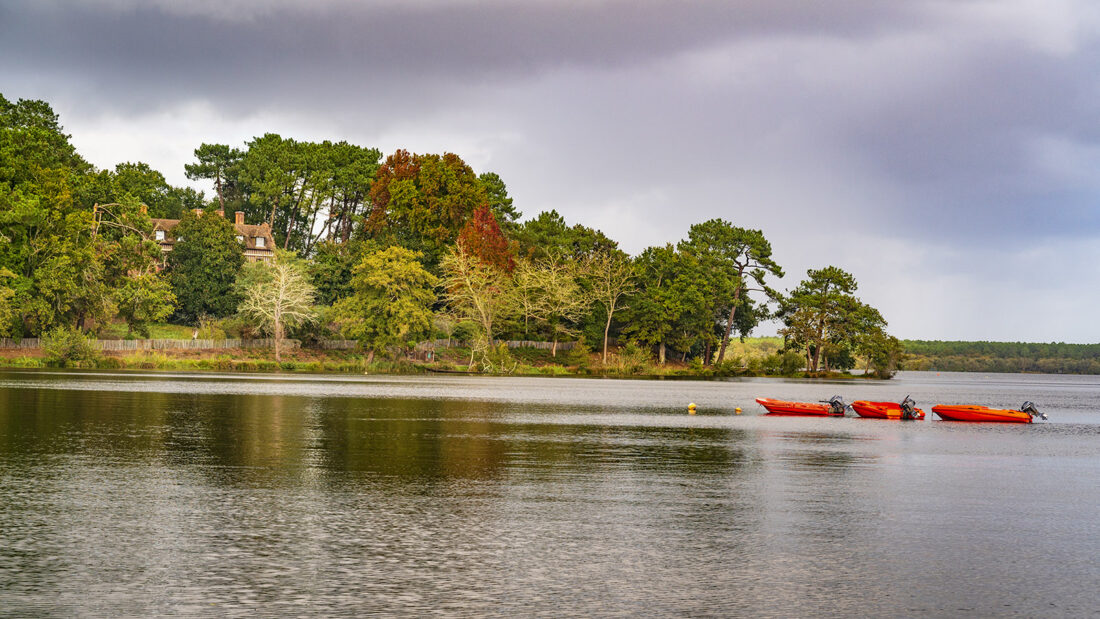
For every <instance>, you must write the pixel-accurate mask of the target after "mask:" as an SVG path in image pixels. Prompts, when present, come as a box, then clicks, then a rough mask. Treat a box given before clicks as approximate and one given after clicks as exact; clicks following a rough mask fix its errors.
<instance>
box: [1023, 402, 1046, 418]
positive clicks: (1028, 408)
mask: <svg viewBox="0 0 1100 619" xmlns="http://www.w3.org/2000/svg"><path fill="white" fill-rule="evenodd" d="M1020 412H1022V413H1027V414H1028V415H1031V416H1032V417H1034V416H1036V415H1038V416H1039V419H1042V420H1043V421H1046V420H1047V416H1046V415H1045V414H1043V413H1040V412H1039V409H1037V408H1035V405H1034V404H1032V403H1031V402H1030V401H1029V402H1024V403H1023V405H1022V406H1020Z"/></svg>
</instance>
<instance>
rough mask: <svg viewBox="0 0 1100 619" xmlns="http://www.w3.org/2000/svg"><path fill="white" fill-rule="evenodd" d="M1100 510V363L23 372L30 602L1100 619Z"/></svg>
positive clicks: (3, 558)
mask: <svg viewBox="0 0 1100 619" xmlns="http://www.w3.org/2000/svg"><path fill="white" fill-rule="evenodd" d="M834 393H836V394H841V395H844V396H845V397H846V398H847V399H848V400H849V401H850V400H853V399H883V400H900V399H901V398H902V397H903V396H905V395H906V394H911V395H912V397H913V398H914V399H915V400H917V402H918V404H919V405H920V406H921V407H922V408H924V409H925V410H926V411H928V409H929V408H930V407H931V405H933V404H937V403H945V404H946V403H980V404H987V405H993V406H999V407H1013V408H1014V407H1017V406H1018V405H1019V404H1020V403H1021V402H1022V401H1024V400H1032V401H1034V402H1035V403H1036V404H1037V405H1038V406H1039V408H1040V409H1041V410H1043V411H1044V412H1047V413H1048V414H1050V415H1051V418H1052V419H1051V421H1050V422H1045V423H1036V424H1032V425H992V424H959V423H950V422H942V421H938V420H937V421H931V420H928V421H924V422H904V423H903V422H890V421H879V420H864V419H858V418H843V419H836V418H832V419H813V418H777V417H764V416H761V413H762V412H763V410H762V409H761V408H760V407H759V406H758V405H757V404H756V403H755V402H754V401H753V399H754V398H755V397H759V396H769V397H776V398H783V399H801V400H821V399H825V398H827V397H829V396H831V395H833V394H834ZM692 401H693V402H695V403H697V404H698V406H699V414H698V415H695V416H688V415H687V414H686V413H685V410H686V406H687V404H688V402H692ZM738 406H740V407H742V408H743V409H744V414H742V415H735V414H734V408H735V407H738ZM929 416H930V417H931V414H930V415H929ZM1098 518H1100V377H1083V376H1037V375H984V374H948V373H944V374H943V375H938V374H935V373H903V374H902V375H900V376H899V378H897V379H895V380H893V381H889V382H864V381H854V382H853V381H848V382H823V381H794V380H778V379H744V380H730V381H714V382H695V381H692V382H688V381H623V380H596V379H593V380H584V379H551V378H544V379H539V378H480V377H455V376H444V377H439V376H427V377H419V376H418V377H308V376H288V377H283V376H244V375H211V374H198V375H196V374H158V373H137V374H136V373H103V372H100V373H92V372H86V373H74V372H65V373H62V372H12V371H9V372H0V536H2V537H0V614H5V615H61V616H72V615H107V616H119V615H152V614H168V613H179V614H190V615H206V616H215V615H216V616H223V615H253V614H256V613H264V614H278V615H299V614H328V615H331V614H347V615H363V614H372V613H377V614H405V615H408V614H412V615H423V614H442V615H451V616H470V615H509V616H514V615H522V616H528V615H547V616H562V615H585V616H606V615H646V616H651V615H752V616H777V617H792V616H820V615H891V616H899V615H900V616H958V615H962V614H968V615H971V616H1017V615H1019V616H1036V615H1043V616H1094V615H1096V614H1100V593H1098V592H1097V591H1098V589H1100V521H1098Z"/></svg>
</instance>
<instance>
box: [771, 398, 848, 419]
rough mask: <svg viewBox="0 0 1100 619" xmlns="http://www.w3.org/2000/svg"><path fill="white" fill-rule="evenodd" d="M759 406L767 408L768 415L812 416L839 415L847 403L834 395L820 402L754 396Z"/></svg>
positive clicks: (842, 412)
mask: <svg viewBox="0 0 1100 619" xmlns="http://www.w3.org/2000/svg"><path fill="white" fill-rule="evenodd" d="M756 401H757V403H758V404H760V406H763V407H764V408H765V409H767V411H768V414H769V415H802V416H814V417H828V416H840V415H843V414H844V409H846V408H847V405H846V404H844V398H841V397H840V396H838V395H834V396H833V397H832V398H830V399H829V400H828V401H826V402H823V403H821V404H817V403H813V402H787V401H785V400H773V399H771V398H756Z"/></svg>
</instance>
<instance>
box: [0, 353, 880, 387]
mask: <svg viewBox="0 0 1100 619" xmlns="http://www.w3.org/2000/svg"><path fill="white" fill-rule="evenodd" d="M511 353H512V357H511V358H510V359H507V360H504V361H503V362H502V365H501V367H484V366H482V365H480V364H477V363H475V364H473V365H472V366H470V365H467V363H468V361H469V357H470V353H469V350H468V349H462V348H454V349H448V350H444V351H438V352H437V353H436V354H434V355H423V354H421V355H417V357H420V358H416V357H412V356H410V357H400V358H396V359H381V358H375V359H374V360H368V356H367V355H366V354H365V353H364V352H362V351H349V350H339V351H336V350H319V349H312V348H296V349H293V350H289V351H285V352H284V353H283V354H282V355H281V356H282V358H281V360H279V361H276V360H275V355H274V353H273V352H272V351H271V350H270V349H264V348H250V349H224V350H218V351H203V350H163V351H161V350H158V351H140V352H119V351H111V352H104V353H102V354H101V355H99V356H98V357H97V358H95V359H86V360H82V361H77V362H67V363H58V362H56V361H52V360H50V359H48V358H47V357H46V356H45V354H44V353H43V351H42V350H40V349H5V350H0V367H3V368H27V369H36V368H37V369H44V368H70V369H99V370H160V371H186V372H196V373H202V372H245V373H301V374H336V375H348V374H359V375H363V374H366V375H387V374H388V375H417V374H424V375H428V374H439V375H446V374H453V375H467V376H562V377H581V378H631V379H650V380H693V379H712V378H726V377H754V376H770V377H777V378H823V379H852V380H866V379H871V377H870V376H864V375H863V374H861V373H858V374H852V373H844V372H818V373H812V374H811V373H807V372H801V371H799V372H793V373H783V372H777V371H775V369H774V368H765V367H760V366H759V364H758V362H755V361H753V362H752V363H751V364H750V365H742V364H740V359H738V360H735V361H736V364H735V363H732V362H727V363H724V364H718V365H707V366H704V365H702V364H700V363H698V362H696V363H682V362H678V361H669V362H667V363H665V364H663V365H662V364H659V363H657V362H656V361H655V360H653V361H645V360H637V359H623V358H622V356H620V355H619V354H618V351H616V352H613V353H609V356H608V361H607V363H606V364H605V363H603V360H602V355H600V354H599V353H595V352H586V353H581V354H579V355H578V354H570V353H567V352H559V353H558V354H557V355H552V354H551V353H550V352H549V351H547V350H535V349H522V348H521V349H514V350H512V351H511Z"/></svg>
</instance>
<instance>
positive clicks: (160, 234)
mask: <svg viewBox="0 0 1100 619" xmlns="http://www.w3.org/2000/svg"><path fill="white" fill-rule="evenodd" d="M156 234H157V240H158V241H163V240H164V230H157V233H156Z"/></svg>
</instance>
